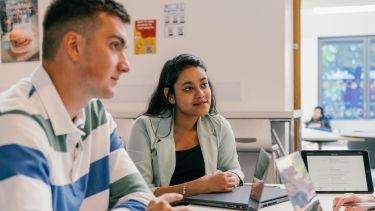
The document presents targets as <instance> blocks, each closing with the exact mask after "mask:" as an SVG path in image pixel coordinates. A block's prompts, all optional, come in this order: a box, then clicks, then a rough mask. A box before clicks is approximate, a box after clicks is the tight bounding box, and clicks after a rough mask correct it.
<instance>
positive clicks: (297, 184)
mask: <svg viewBox="0 0 375 211" xmlns="http://www.w3.org/2000/svg"><path fill="white" fill-rule="evenodd" d="M276 167H277V169H278V170H279V173H280V176H281V180H282V182H283V183H284V185H285V188H286V191H287V192H288V196H289V200H290V202H291V203H292V205H293V208H294V210H295V211H321V210H322V205H321V204H320V202H319V199H318V195H317V194H316V192H315V190H314V187H313V185H312V182H311V179H310V176H309V174H308V173H307V170H306V167H305V164H304V163H303V160H302V157H301V155H300V154H299V152H295V153H292V154H290V155H288V156H285V157H282V158H280V159H278V160H277V161H276Z"/></svg>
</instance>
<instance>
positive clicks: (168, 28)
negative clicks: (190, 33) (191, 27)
mask: <svg viewBox="0 0 375 211" xmlns="http://www.w3.org/2000/svg"><path fill="white" fill-rule="evenodd" d="M185 33H186V32H185V4H184V3H175V4H165V5H164V35H165V37H166V38H178V37H183V36H185Z"/></svg>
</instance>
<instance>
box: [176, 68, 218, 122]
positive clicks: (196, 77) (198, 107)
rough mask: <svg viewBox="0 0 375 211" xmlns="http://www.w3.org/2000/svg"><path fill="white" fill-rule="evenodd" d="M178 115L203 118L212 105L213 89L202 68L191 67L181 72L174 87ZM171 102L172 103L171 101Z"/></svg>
mask: <svg viewBox="0 0 375 211" xmlns="http://www.w3.org/2000/svg"><path fill="white" fill-rule="evenodd" d="M174 90H175V95H174V102H173V103H175V104H176V114H177V113H179V114H180V115H184V116H194V117H198V116H202V115H205V114H207V113H208V111H209V110H210V105H211V89H210V87H209V85H208V78H207V74H206V72H205V71H204V70H203V69H201V68H200V67H189V68H187V69H185V70H183V71H182V72H181V74H180V75H179V76H178V79H177V81H176V83H175V85H174ZM170 102H171V101H170Z"/></svg>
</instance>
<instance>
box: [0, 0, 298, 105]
mask: <svg viewBox="0 0 375 211" xmlns="http://www.w3.org/2000/svg"><path fill="white" fill-rule="evenodd" d="M49 2H50V0H44V1H39V25H40V33H39V34H40V40H42V27H41V25H42V20H43V19H42V18H43V16H44V13H45V9H46V7H47V5H48V4H49ZM120 2H123V3H124V4H125V6H126V8H127V9H128V11H129V12H130V14H131V16H132V19H133V20H136V19H157V20H158V21H157V54H156V55H137V56H136V55H134V54H133V45H132V43H133V27H134V26H133V24H132V25H131V27H129V28H128V29H129V38H130V45H129V49H128V57H129V60H130V61H131V64H132V70H131V72H130V73H128V74H125V75H124V76H123V77H122V79H121V80H120V83H119V86H118V89H117V93H116V97H115V98H114V99H112V100H111V101H106V104H107V107H109V108H110V110H111V111H116V112H142V111H144V108H145V106H146V103H147V101H148V98H149V96H150V95H151V92H152V90H153V88H154V86H155V85H156V82H157V79H158V75H159V73H160V70H161V67H162V65H163V63H164V62H165V61H166V60H167V59H169V58H171V57H173V56H175V55H177V54H179V53H183V52H191V53H194V54H197V55H199V56H201V57H202V58H203V59H204V60H205V62H206V64H207V66H208V69H209V76H210V77H211V79H212V81H213V83H214V85H215V87H216V90H217V93H218V94H217V97H218V107H219V110H220V111H225V112H230V111H290V110H292V109H293V57H292V53H293V50H292V39H293V35H292V27H293V25H292V24H293V23H292V1H291V0H252V1H248V0H236V1H227V0H205V1H201V0H189V1H182V0H179V1H172V0H168V1H161V0H159V1H157V0H152V1H150V0H120ZM167 2H173V3H176V2H185V4H186V18H185V19H186V23H187V25H186V37H184V38H183V39H166V38H164V31H163V30H164V28H163V27H164V26H163V15H164V14H163V6H164V3H167ZM37 65H38V62H23V63H12V64H0V91H2V90H4V89H5V88H7V87H8V86H10V85H11V84H13V83H15V82H16V81H18V80H19V79H20V78H22V77H26V76H28V75H29V74H30V73H31V72H32V71H33V69H35V67H36V66H37Z"/></svg>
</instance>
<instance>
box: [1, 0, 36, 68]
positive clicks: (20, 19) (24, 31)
mask: <svg viewBox="0 0 375 211" xmlns="http://www.w3.org/2000/svg"><path fill="white" fill-rule="evenodd" d="M0 19H1V62H2V63H11V62H24V61H39V35H38V31H39V30H38V0H0Z"/></svg>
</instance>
